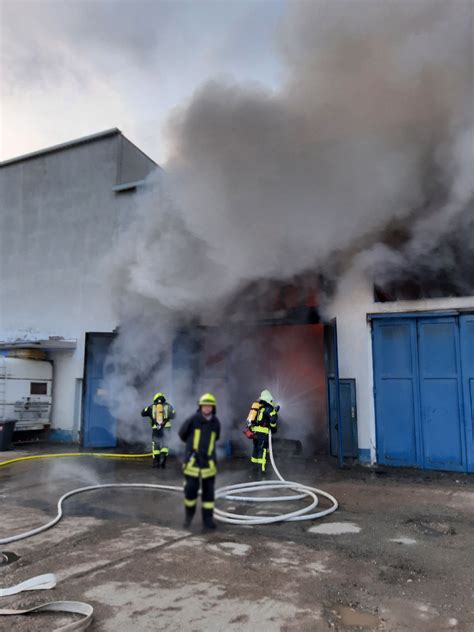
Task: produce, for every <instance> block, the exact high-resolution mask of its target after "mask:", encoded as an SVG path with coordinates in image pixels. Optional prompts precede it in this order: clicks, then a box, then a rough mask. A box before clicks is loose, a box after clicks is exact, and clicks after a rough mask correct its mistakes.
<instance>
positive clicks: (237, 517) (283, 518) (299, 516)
mask: <svg viewBox="0 0 474 632" xmlns="http://www.w3.org/2000/svg"><path fill="white" fill-rule="evenodd" d="M268 447H269V453H270V461H271V464H272V467H273V470H274V472H275V474H276V476H277V478H278V480H269V481H254V482H249V483H238V484H236V485H226V486H225V487H220V488H218V489H217V490H216V500H226V501H233V502H241V503H257V504H260V503H271V502H273V503H274V502H278V503H280V502H285V501H297V500H302V499H303V498H305V497H309V498H310V501H311V502H310V504H309V505H307V506H306V507H303V508H302V509H297V510H296V511H290V512H288V513H279V514H274V515H264V516H255V515H248V514H238V513H234V512H230V511H224V510H223V509H219V508H218V507H216V509H215V517H216V520H219V521H220V522H226V523H228V524H237V525H253V526H256V525H260V524H271V523H274V522H287V521H289V522H293V521H299V520H316V519H317V518H323V517H324V516H327V515H329V514H331V513H333V512H334V511H336V509H337V508H338V502H337V500H336V499H335V498H334V496H332V495H331V494H329V493H328V492H325V491H323V490H321V489H318V488H316V487H310V486H309V485H303V484H302V483H297V482H294V481H287V480H285V479H284V478H283V477H282V475H281V474H280V472H279V471H278V469H277V466H276V464H275V459H274V456H273V447H272V435H271V433H270V434H269V446H268ZM111 488H116V489H123V488H141V489H156V490H161V491H169V492H179V493H180V494H182V493H183V488H182V487H181V486H179V487H178V486H175V485H162V484H157V483H105V484H102V485H90V486H88V487H79V488H78V489H73V490H71V491H69V492H67V493H66V494H63V495H62V496H61V498H60V499H59V500H58V504H57V514H56V516H55V517H54V518H53V519H52V520H50V521H49V522H47V523H46V524H44V525H42V526H40V527H36V529H31V530H30V531H25V532H24V533H19V534H18V535H13V536H10V537H8V538H3V539H0V545H3V544H10V543H12V542H18V541H19V540H25V539H26V538H31V537H32V536H34V535H38V534H39V533H42V532H43V531H46V530H47V529H50V528H51V527H53V526H54V525H55V524H57V523H58V522H59V521H60V520H61V518H62V517H63V503H64V501H65V500H66V499H67V498H70V497H71V496H75V495H76V494H82V493H83V492H90V491H94V490H96V489H111ZM277 489H278V490H284V489H286V490H290V491H293V492H296V493H295V494H285V495H282V496H263V497H262V496H255V497H251V496H247V494H249V493H252V492H258V491H262V490H264V491H269V490H277ZM319 496H322V497H324V498H326V499H327V500H329V501H330V503H331V505H330V506H329V507H328V508H325V509H320V510H318V511H314V509H315V508H316V507H317V506H318V504H319V498H318V497H319Z"/></svg>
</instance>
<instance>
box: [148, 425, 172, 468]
mask: <svg viewBox="0 0 474 632" xmlns="http://www.w3.org/2000/svg"><path fill="white" fill-rule="evenodd" d="M165 433H167V430H165V429H164V428H153V431H152V435H151V451H152V454H153V464H154V465H160V464H161V467H165V465H166V459H167V458H168V453H169V448H168V447H167V445H166V443H167V441H166V434H165Z"/></svg>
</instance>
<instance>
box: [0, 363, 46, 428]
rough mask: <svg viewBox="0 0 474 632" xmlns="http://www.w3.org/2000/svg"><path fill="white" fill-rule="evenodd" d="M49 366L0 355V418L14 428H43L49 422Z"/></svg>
mask: <svg viewBox="0 0 474 632" xmlns="http://www.w3.org/2000/svg"><path fill="white" fill-rule="evenodd" d="M52 389H53V365H52V364H51V362H48V361H46V360H27V359H23V358H9V357H5V356H0V421H8V420H13V419H14V420H15V421H16V426H15V431H17V430H43V429H45V428H47V427H49V425H50V423H51V404H52Z"/></svg>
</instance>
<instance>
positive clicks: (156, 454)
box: [142, 393, 176, 468]
mask: <svg viewBox="0 0 474 632" xmlns="http://www.w3.org/2000/svg"><path fill="white" fill-rule="evenodd" d="M175 415H176V413H175V410H174V408H173V406H171V404H170V403H169V402H167V401H166V397H165V396H164V394H163V393H156V395H155V396H154V398H153V404H152V405H151V406H146V407H145V408H144V409H143V410H142V417H149V421H150V425H151V429H152V435H151V439H152V440H151V449H152V454H153V463H152V466H153V467H160V466H161V467H162V468H165V467H166V460H167V458H168V453H169V448H168V445H167V443H168V441H167V438H168V437H167V435H168V433H169V431H170V428H171V420H172V419H174V417H175Z"/></svg>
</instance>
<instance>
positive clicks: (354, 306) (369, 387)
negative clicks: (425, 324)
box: [327, 269, 474, 462]
mask: <svg viewBox="0 0 474 632" xmlns="http://www.w3.org/2000/svg"><path fill="white" fill-rule="evenodd" d="M462 308H474V297H466V298H440V299H425V300H418V301H397V302H393V303H375V302H374V299H373V288H372V284H371V283H370V281H369V280H368V279H367V278H366V277H365V276H364V275H363V274H362V273H361V272H359V271H357V270H355V269H353V270H350V271H349V272H347V274H346V275H345V276H344V278H343V279H342V280H341V282H340V284H339V288H338V291H337V295H336V296H335V298H334V300H333V301H332V303H331V305H330V306H329V308H328V313H327V316H328V317H330V318H332V317H334V316H335V317H336V318H337V330H338V343H339V345H338V346H339V372H340V376H341V378H355V380H356V394H357V413H358V442H359V458H360V460H362V461H368V462H375V456H376V452H375V450H376V436H375V406H374V394H373V379H374V376H373V364H372V336H371V324H370V322H368V320H367V314H375V313H381V314H385V313H397V312H398V313H401V312H419V311H436V310H445V309H462Z"/></svg>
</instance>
